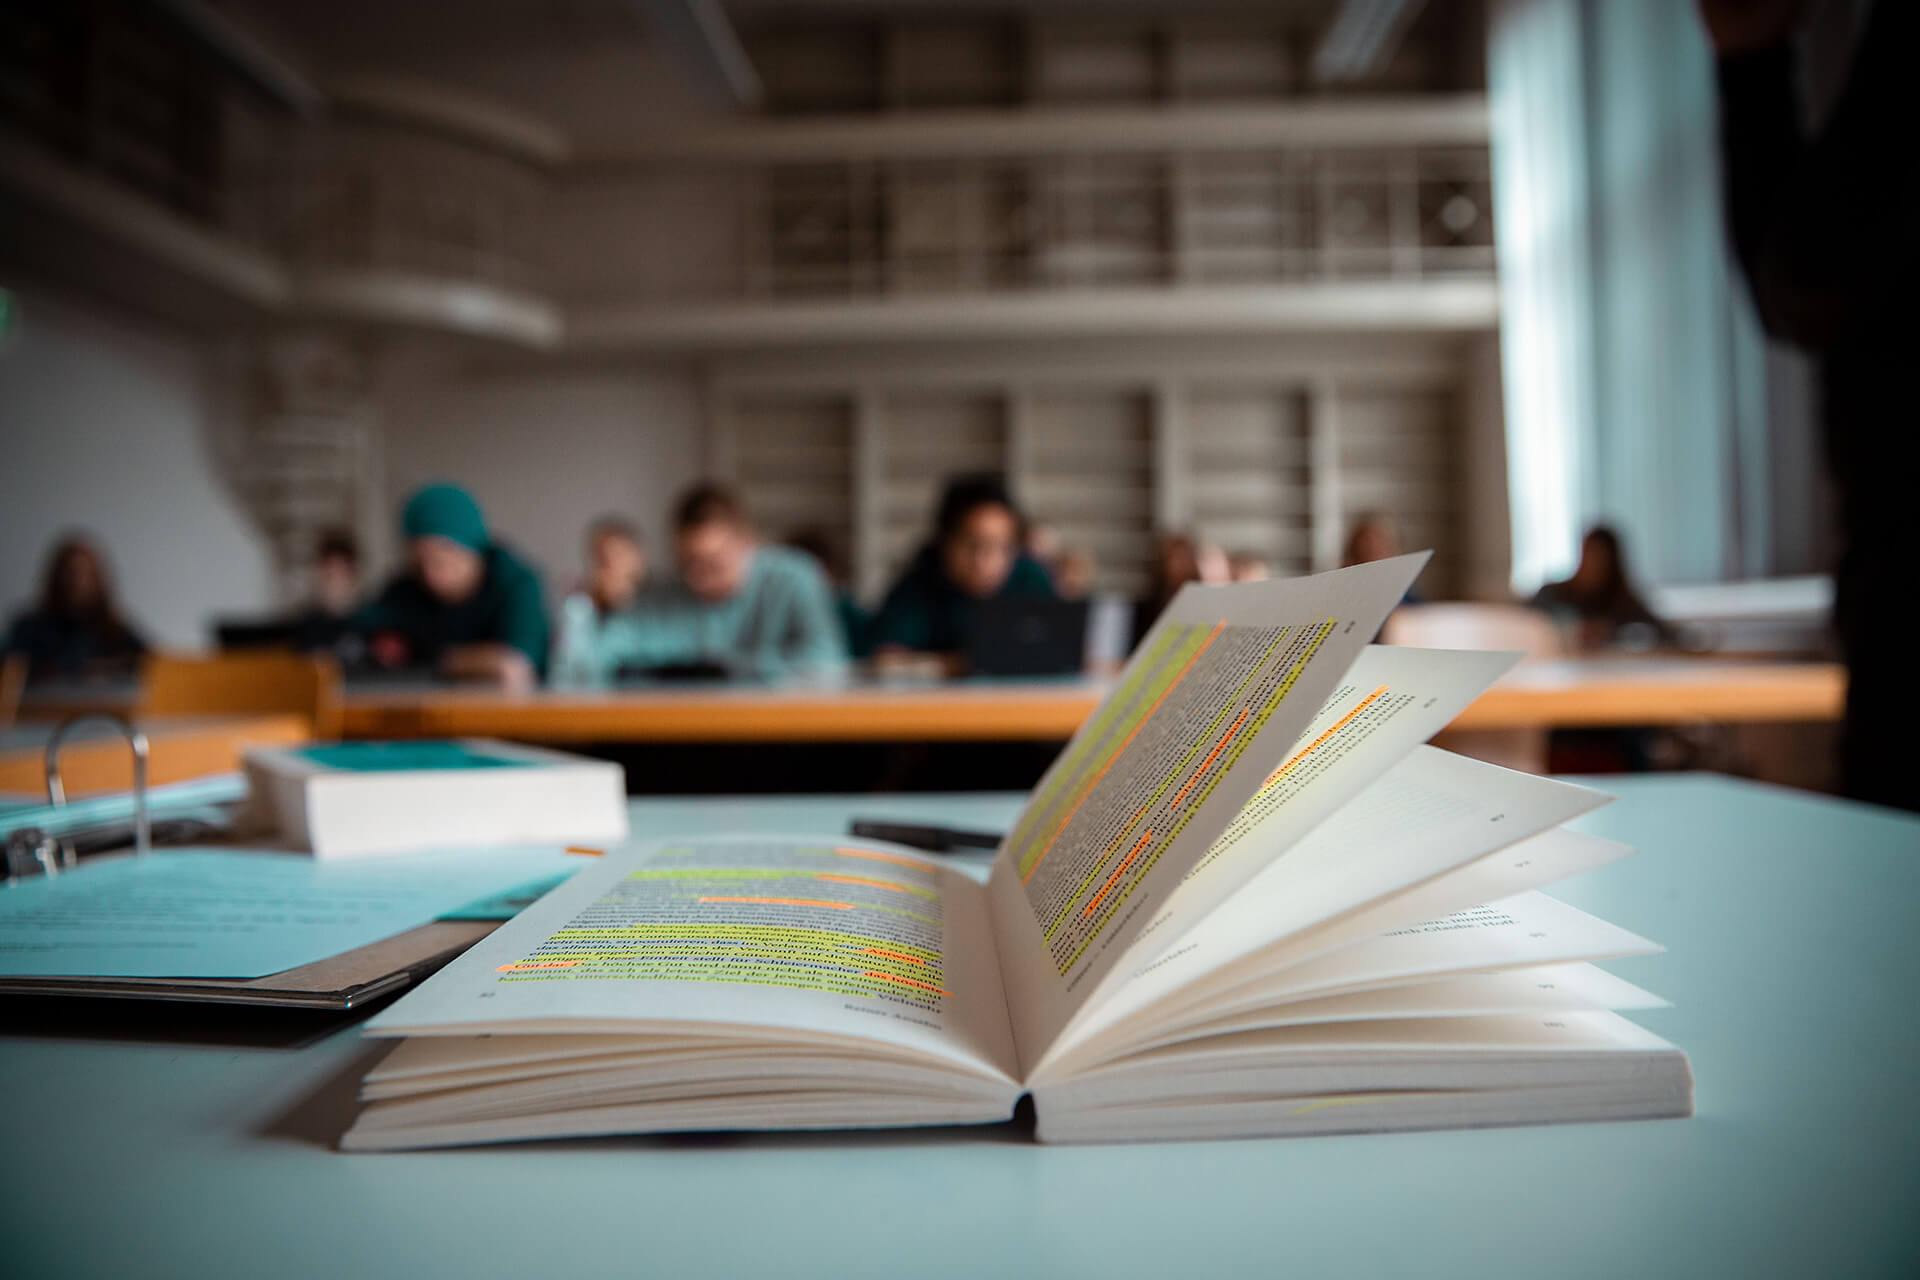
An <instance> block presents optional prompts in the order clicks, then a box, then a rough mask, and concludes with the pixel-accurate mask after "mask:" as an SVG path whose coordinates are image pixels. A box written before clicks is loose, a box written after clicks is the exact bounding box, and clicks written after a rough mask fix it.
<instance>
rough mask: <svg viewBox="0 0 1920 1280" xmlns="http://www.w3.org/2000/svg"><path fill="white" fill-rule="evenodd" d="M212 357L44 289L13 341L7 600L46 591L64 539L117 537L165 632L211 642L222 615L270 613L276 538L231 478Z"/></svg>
mask: <svg viewBox="0 0 1920 1280" xmlns="http://www.w3.org/2000/svg"><path fill="white" fill-rule="evenodd" d="M211 377H212V370H211V366H210V364H209V363H208V361H207V360H206V359H205V358H204V355H203V353H202V352H201V350H200V349H199V348H198V347H197V346H196V344H195V343H193V342H192V341H190V340H189V339H187V338H185V337H182V336H180V335H178V334H174V333H172V332H170V331H168V330H165V329H161V328H158V327H154V326H151V325H147V324H143V323H140V322H136V321H131V320H128V319H126V318H124V317H121V316H119V315H117V314H108V313H104V312H101V311H98V310H96V309H94V308H92V307H90V306H87V305H84V304H81V303H77V302H75V301H72V300H69V299H65V298H55V297H50V296H47V295H43V294H38V293H35V294H30V295H26V296H24V297H23V298H22V299H21V308H20V320H19V324H18V326H17V327H16V329H15V330H14V332H13V333H12V334H11V335H10V336H9V337H8V338H7V339H5V341H4V342H0V608H4V609H6V610H7V611H8V612H9V613H11V612H12V611H13V610H15V609H18V608H21V607H23V606H24V605H26V604H27V602H28V600H29V598H30V597H31V596H32V595H34V594H35V593H36V592H37V590H38V585H39V581H40V571H41V564H42V560H43V558H44V556H45V555H46V552H47V550H48V548H49V545H50V544H51V543H52V541H53V540H54V539H55V538H56V537H58V536H59V535H60V534H61V533H62V532H63V531H66V530H68V529H71V528H75V527H79V528H82V529H86V530H89V531H91V532H92V533H94V534H95V535H97V536H98V538H99V539H100V541H101V542H102V543H103V544H104V546H105V548H106V551H107V555H108V560H109V567H110V570H111V571H112V573H113V575H114V579H115V582H116V584H117V586H118V590H119V595H120V600H121V604H122V607H123V608H124V609H125V610H126V612H127V615H128V617H129V618H130V619H131V620H132V621H133V622H134V623H135V624H136V625H138V626H139V627H140V628H141V629H142V630H143V631H144V632H145V633H146V635H147V637H148V639H149V640H151V641H153V642H154V643H158V644H163V645H169V646H176V647H190V648H197V647H200V646H202V645H204V644H205V643H206V639H207V631H206V619H207V618H208V617H209V616H210V615H213V614H239V615H245V614H249V613H258V612H261V611H263V610H265V609H266V608H268V607H269V605H270V602H271V598H272V591H271V576H270V568H269V564H268V560H267V552H266V547H265V544H264V543H263V542H262V541H261V540H260V539H259V537H258V536H257V535H256V533H255V531H254V530H253V528H252V527H251V526H250V524H249V523H248V520H247V517H246V515H245V513H244V512H243V511H242V510H241V508H240V507H239V505H238V504H237V503H236V502H235V501H234V499H233V498H232V497H231V496H230V495H229V494H228V493H227V491H226V490H225V489H224V487H223V486H222V483H221V481H220V478H219V476H218V473H217V471H216V469H215V467H214V463H213V459H212V447H211V443H210V436H211V431H212V423H213V416H214V413H215V412H216V410H215V404H216V395H215V388H214V387H213V386H212V383H211Z"/></svg>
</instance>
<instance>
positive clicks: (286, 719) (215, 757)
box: [0, 714, 310, 796]
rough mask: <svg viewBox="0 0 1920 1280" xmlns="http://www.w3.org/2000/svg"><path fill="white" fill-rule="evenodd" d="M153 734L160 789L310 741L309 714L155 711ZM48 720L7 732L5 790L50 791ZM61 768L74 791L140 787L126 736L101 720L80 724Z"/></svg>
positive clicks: (0, 763)
mask: <svg viewBox="0 0 1920 1280" xmlns="http://www.w3.org/2000/svg"><path fill="white" fill-rule="evenodd" d="M139 727H140V728H141V729H143V730H145V731H146V734H147V750H148V755H147V781H148V783H149V784H150V785H153V786H159V785H161V784H162V783H167V782H184V781H186V780H187V779H189V778H201V777H205V776H206V775H208V774H211V773H232V772H233V771H234V770H236V769H238V768H239V767H240V754H241V752H242V751H244V750H245V749H246V748H248V747H254V746H279V745H284V744H286V743H293V742H305V741H306V740H307V738H308V737H309V736H310V731H309V729H308V726H307V719H306V717H305V716H297V715H281V714H256V715H232V716H154V717H152V718H150V719H147V720H142V721H140V722H139ZM52 732H53V726H52V725H49V724H36V725H23V726H20V727H18V728H14V729H9V730H7V731H6V732H5V733H0V791H13V792H19V793H21V794H25V795H34V796H39V795H44V794H45V793H46V773H45V766H44V761H45V759H46V742H47V738H48V736H49V735H50V734H51V733H52ZM60 772H61V776H62V777H63V778H64V779H65V780H66V784H67V794H68V795H69V796H82V795H89V794H92V793H94V792H99V791H125V790H127V789H128V788H129V787H131V786H132V785H133V755H132V753H131V752H130V751H129V750H128V749H127V742H126V739H125V738H123V737H121V736H120V735H119V734H118V733H116V732H114V731H113V730H111V729H109V728H108V727H106V726H104V725H102V726H98V727H97V728H96V727H93V726H88V727H86V728H84V729H76V730H75V736H72V737H70V738H69V739H68V740H67V744H66V746H65V747H63V748H62V749H61V752H60Z"/></svg>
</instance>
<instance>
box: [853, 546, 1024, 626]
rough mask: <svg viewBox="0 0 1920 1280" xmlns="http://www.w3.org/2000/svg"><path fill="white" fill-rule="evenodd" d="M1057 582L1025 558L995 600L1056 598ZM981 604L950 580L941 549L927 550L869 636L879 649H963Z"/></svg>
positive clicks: (1019, 559)
mask: <svg viewBox="0 0 1920 1280" xmlns="http://www.w3.org/2000/svg"><path fill="white" fill-rule="evenodd" d="M1053 594H1054V592H1053V582H1052V580H1051V579H1050V578H1048V577H1047V571H1046V570H1045V569H1043V568H1041V567H1040V564H1039V562H1038V561H1035V560H1032V559H1029V558H1028V557H1026V556H1024V555H1023V556H1019V557H1017V558H1016V559H1015V560H1014V562H1013V571H1012V572H1011V573H1009V574H1008V575H1007V580H1006V581H1005V582H1004V583H1002V584H1001V585H1000V590H999V591H997V592H995V593H994V595H993V597H992V598H993V599H997V600H1004V599H1008V598H1013V597H1021V596H1025V597H1033V598H1038V599H1043V600H1051V599H1053ZM979 603H980V602H979V601H978V600H977V599H976V598H975V597H973V596H970V595H968V594H966V593H965V592H964V591H961V590H960V589H959V588H958V587H956V586H954V585H953V583H952V582H951V581H949V580H948V578H947V574H946V570H945V568H944V567H943V566H942V565H941V563H940V549H939V548H938V547H935V546H931V545H929V546H926V547H923V548H921V550H920V554H918V555H916V556H915V557H914V558H913V563H912V564H910V565H908V566H907V570H906V572H905V573H903V574H901V575H900V580H899V581H898V582H895V583H894V584H893V589H892V590H891V591H888V592H887V596H886V599H885V600H883V601H881V603H880V611H879V612H878V613H876V614H875V615H874V617H873V622H872V625H871V626H870V627H869V628H868V632H867V639H868V642H869V643H870V645H871V646H872V647H873V648H876V649H877V648H879V647H880V646H882V645H898V646H900V647H901V648H903V649H915V650H918V651H919V652H921V653H961V652H964V651H965V650H966V649H967V648H968V646H969V645H970V644H971V642H972V636H973V615H974V607H975V606H976V605H977V604H979Z"/></svg>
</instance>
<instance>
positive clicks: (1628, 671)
mask: <svg viewBox="0 0 1920 1280" xmlns="http://www.w3.org/2000/svg"><path fill="white" fill-rule="evenodd" d="M1107 688H1108V685H1107V684H1106V683H1104V682H1100V681H1092V680H1068V681H1059V682H1045V681H1032V682H1003V683H986V682H982V683H973V682H970V681H963V682H960V683H956V684H948V685H904V686H900V685H896V686H884V685H872V684H863V685H855V686H851V687H847V688H839V689H831V688H814V689H792V688H788V689H761V688H741V687H726V688H718V687H716V688H677V689H667V688H662V689H647V690H616V691H606V692H577V693H573V692H558V691H542V692H539V693H533V694H524V695H508V694H501V693H493V692H487V691H482V690H461V689H446V688H435V689H408V690H394V689H383V690H377V691H362V692H354V691H352V690H351V689H349V692H348V695H347V700H346V711H345V716H344V720H343V725H344V732H345V733H346V735H347V736H348V737H361V738H418V737H491V738H508V739H515V740H521V741H534V742H576V743H578V742H602V743H606V742H966V741H975V742H979V741H1020V740H1026V741H1059V740H1064V739H1066V738H1068V737H1071V736H1072V734H1073V731H1074V730H1075V729H1077V728H1078V727H1079V725H1080V722H1081V721H1083V720H1085V719H1086V718H1087V716H1088V715H1089V714H1090V713H1091V712H1092V711H1093V709H1094V707H1096V706H1097V705H1099V702H1100V699H1101V697H1102V696H1103V695H1104V694H1105V692H1106V690H1107ZM1845 693H1846V673H1845V671H1844V670H1843V669H1842V668H1840V667H1839V666H1837V665H1835V664H1831V663H1753V662H1727V661H1720V660H1715V659H1709V658H1676V659H1665V658H1660V659H1654V658H1648V659H1632V658H1588V659H1578V658H1575V659H1560V660H1553V661H1538V662H1529V663H1525V664H1523V665H1522V666H1521V667H1519V668H1518V669H1516V670H1515V671H1513V672H1512V673H1511V674H1509V675H1508V676H1507V677H1506V678H1505V679H1503V680H1502V681H1501V682H1500V683H1499V684H1497V685H1495V686H1494V687H1493V688H1492V689H1490V690H1488V692H1487V693H1486V694H1485V695H1484V696H1483V697H1482V698H1481V699H1480V700H1479V701H1477V702H1475V703H1474V704H1473V705H1472V706H1471V707H1469V708H1468V709H1467V710H1466V712H1465V713H1463V714H1462V715H1461V716H1460V718H1459V719H1458V720H1456V721H1455V722H1454V724H1453V728H1455V729H1474V730H1482V729H1548V728H1571V727H1577V726H1589V725H1621V724H1637V725H1673V724H1692V723H1697V722H1701V721H1717V722H1723V723H1732V722H1761V723H1766V722H1783V721H1831V720H1835V719H1838V718H1839V716H1840V711H1841V707H1842V704H1843V702H1844V699H1845Z"/></svg>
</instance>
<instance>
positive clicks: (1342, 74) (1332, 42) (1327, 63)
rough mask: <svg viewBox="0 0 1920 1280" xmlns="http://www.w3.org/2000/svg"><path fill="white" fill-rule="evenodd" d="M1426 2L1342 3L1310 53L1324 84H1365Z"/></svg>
mask: <svg viewBox="0 0 1920 1280" xmlns="http://www.w3.org/2000/svg"><path fill="white" fill-rule="evenodd" d="M1425 7H1426V0H1341V4H1340V7H1339V8H1338V9H1337V10H1335V11H1334V15H1333V20H1332V21H1331V22H1329V23H1328V24H1327V31H1326V34H1325V35H1323V36H1321V37H1320V46H1319V48H1317V49H1315V50H1314V52H1313V78H1314V79H1315V80H1318V81H1320V82H1322V83H1323V84H1339V83H1344V82H1351V81H1355V80H1364V79H1366V78H1367V77H1368V76H1369V75H1372V74H1373V73H1374V72H1376V71H1378V70H1379V69H1380V68H1381V67H1383V66H1385V65H1386V64H1387V62H1388V60H1389V59H1391V58H1392V57H1393V54H1394V50H1396V49H1398V48H1399V47H1400V41H1401V39H1402V38H1403V37H1404V36H1405V35H1406V34H1407V28H1408V27H1410V26H1412V25H1413V20H1414V19H1415V18H1417V17H1419V16H1420V10H1421V9H1423V8H1425Z"/></svg>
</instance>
